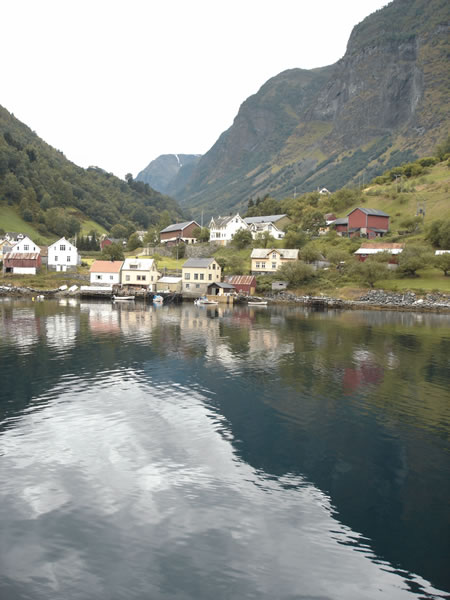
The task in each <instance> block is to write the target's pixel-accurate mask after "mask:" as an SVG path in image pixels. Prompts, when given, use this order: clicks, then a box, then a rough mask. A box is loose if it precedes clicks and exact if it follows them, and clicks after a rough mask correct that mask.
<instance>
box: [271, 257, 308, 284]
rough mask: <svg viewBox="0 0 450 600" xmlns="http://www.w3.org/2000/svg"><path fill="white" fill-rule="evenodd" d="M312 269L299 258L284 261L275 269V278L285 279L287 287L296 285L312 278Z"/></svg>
mask: <svg viewBox="0 0 450 600" xmlns="http://www.w3.org/2000/svg"><path fill="white" fill-rule="evenodd" d="M314 275H315V273H314V269H313V268H312V267H311V266H310V265H307V264H306V263H304V262H303V261H301V260H295V261H292V262H288V263H285V264H284V265H282V266H281V267H280V268H279V269H278V271H277V278H278V277H279V278H280V279H283V280H286V281H287V282H288V284H289V287H298V286H300V285H302V284H305V283H307V282H308V281H310V280H311V279H313V277H314Z"/></svg>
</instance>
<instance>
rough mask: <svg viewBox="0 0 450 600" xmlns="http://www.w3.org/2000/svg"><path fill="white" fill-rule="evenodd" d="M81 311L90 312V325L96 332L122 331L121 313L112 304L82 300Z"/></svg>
mask: <svg viewBox="0 0 450 600" xmlns="http://www.w3.org/2000/svg"><path fill="white" fill-rule="evenodd" d="M80 308H81V311H83V312H87V313H88V321H89V327H90V330H91V332H92V333H94V334H105V333H120V325H119V315H118V313H117V312H115V311H113V310H112V306H111V304H104V303H95V302H82V303H81V304H80Z"/></svg>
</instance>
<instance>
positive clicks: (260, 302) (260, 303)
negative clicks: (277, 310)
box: [247, 300, 267, 306]
mask: <svg viewBox="0 0 450 600" xmlns="http://www.w3.org/2000/svg"><path fill="white" fill-rule="evenodd" d="M247 304H248V305H249V306H267V300H255V301H254V302H248V303H247Z"/></svg>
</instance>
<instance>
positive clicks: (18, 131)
mask: <svg viewBox="0 0 450 600" xmlns="http://www.w3.org/2000/svg"><path fill="white" fill-rule="evenodd" d="M2 206H3V207H4V209H3V212H4V213H6V212H7V211H6V208H7V207H9V209H14V210H15V212H17V213H18V216H20V217H22V219H23V220H24V221H25V222H27V223H29V224H30V225H31V226H32V227H33V228H34V229H35V230H37V231H38V232H39V233H40V234H41V235H42V236H43V237H48V236H49V235H51V234H56V235H67V236H71V235H74V234H75V233H77V232H78V231H80V229H81V226H82V224H83V223H84V222H86V221H88V220H89V221H93V222H94V223H93V225H95V223H98V224H99V225H101V226H103V227H104V228H105V229H107V230H109V229H111V227H112V226H113V225H116V224H119V223H120V224H122V225H125V226H126V227H127V228H128V229H129V230H134V229H147V228H148V227H149V226H151V225H152V224H155V223H157V222H159V221H160V217H161V214H162V213H164V211H167V212H166V213H164V214H166V217H167V216H169V220H175V221H176V220H181V219H182V217H183V214H182V211H181V209H180V208H179V206H178V204H177V203H176V201H175V200H173V199H172V198H170V197H168V196H165V195H163V194H160V193H159V192H156V191H155V190H153V189H152V188H151V187H150V186H148V185H147V184H145V183H143V182H139V181H133V179H132V178H131V176H127V181H122V180H121V179H119V178H118V177H115V176H114V175H112V174H111V173H107V172H106V171H104V170H103V169H101V168H98V167H89V168H88V169H83V168H81V167H78V166H77V165H75V164H74V163H72V162H70V161H69V160H67V159H66V157H65V156H64V154H63V153H62V152H60V151H58V150H55V149H54V148H52V147H51V146H49V145H48V144H46V143H45V142H44V141H43V140H41V139H40V138H39V137H38V136H37V135H36V134H35V133H34V132H33V131H31V129H29V127H27V126H26V125H24V124H23V123H21V122H20V121H19V120H17V119H16V118H15V117H14V116H13V115H12V114H10V113H9V112H8V111H7V110H6V109H5V108H3V107H0V227H2V223H1V216H2ZM10 212H11V210H9V213H10Z"/></svg>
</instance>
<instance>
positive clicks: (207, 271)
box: [182, 258, 222, 297]
mask: <svg viewBox="0 0 450 600" xmlns="http://www.w3.org/2000/svg"><path fill="white" fill-rule="evenodd" d="M221 275H222V270H221V268H220V265H219V263H218V262H217V261H216V260H215V259H214V258H189V259H188V260H187V261H186V262H185V263H184V265H183V268H182V277H183V282H182V293H183V295H184V296H195V297H198V296H203V295H204V294H206V293H207V290H208V285H210V284H211V283H215V282H218V281H220V279H221Z"/></svg>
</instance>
